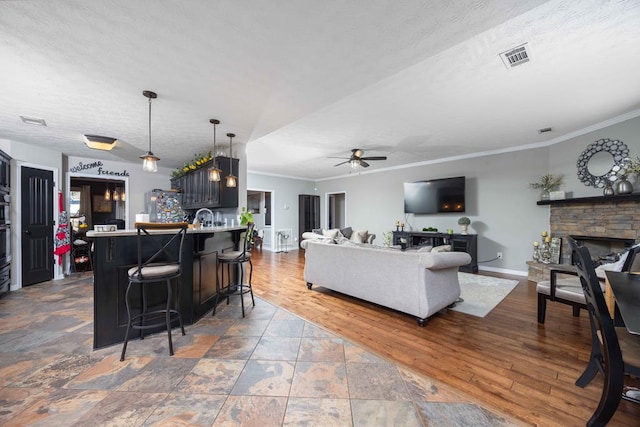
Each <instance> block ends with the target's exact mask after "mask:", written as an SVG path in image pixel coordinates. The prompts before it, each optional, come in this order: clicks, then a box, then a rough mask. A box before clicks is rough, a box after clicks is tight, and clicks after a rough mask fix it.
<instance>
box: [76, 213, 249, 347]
mask: <svg viewBox="0 0 640 427" xmlns="http://www.w3.org/2000/svg"><path fill="white" fill-rule="evenodd" d="M246 228H247V227H246V226H243V225H242V226H235V227H200V228H189V229H188V230H187V235H186V238H185V242H184V246H183V254H182V276H181V278H180V285H179V308H180V311H181V313H182V321H183V322H184V324H185V325H190V324H192V323H194V322H195V321H197V320H198V319H199V318H200V317H202V316H203V315H204V314H205V313H206V312H208V311H209V310H211V309H212V308H213V305H214V302H215V296H216V292H217V289H219V288H220V286H219V284H218V283H217V274H216V266H217V256H218V253H220V252H222V251H223V250H229V249H234V248H237V245H238V242H239V241H240V234H241V233H242V232H243V231H245V230H246ZM153 234H158V235H167V238H170V237H171V235H172V234H173V232H172V231H170V230H169V231H160V232H154V233H153ZM87 237H89V238H91V239H93V242H94V247H93V307H94V310H93V348H94V349H98V348H102V347H106V346H109V345H113V344H118V343H121V342H123V341H124V334H125V331H126V327H127V309H126V306H125V303H124V296H125V292H126V290H127V285H128V284H129V280H128V276H127V271H128V270H129V269H130V268H131V267H134V266H135V265H136V264H137V262H138V252H137V251H138V246H137V240H136V239H137V231H136V230H135V229H129V230H116V231H89V232H87ZM151 255H152V251H150V252H149V253H148V254H145V253H143V258H148V257H149V256H151ZM158 290H159V294H157V295H151V296H148V299H149V300H151V301H150V305H152V304H153V303H154V297H155V300H158V301H161V300H162V299H163V298H164V295H162V294H161V292H163V291H164V287H163V286H159V287H158ZM165 295H166V292H165ZM160 330H162V329H160Z"/></svg>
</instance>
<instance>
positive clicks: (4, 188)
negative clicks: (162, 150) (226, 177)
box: [0, 150, 228, 193]
mask: <svg viewBox="0 0 640 427" xmlns="http://www.w3.org/2000/svg"><path fill="white" fill-rule="evenodd" d="M227 163H228V162H227ZM10 164H11V158H10V157H9V156H7V155H6V154H5V153H4V152H3V151H1V150H0V191H1V192H5V193H7V192H9V187H11V185H10V184H9V178H10V176H11V166H10Z"/></svg>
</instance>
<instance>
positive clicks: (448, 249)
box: [431, 245, 451, 253]
mask: <svg viewBox="0 0 640 427" xmlns="http://www.w3.org/2000/svg"><path fill="white" fill-rule="evenodd" d="M431 252H433V253H437V252H451V245H441V246H436V247H434V248H433V249H431Z"/></svg>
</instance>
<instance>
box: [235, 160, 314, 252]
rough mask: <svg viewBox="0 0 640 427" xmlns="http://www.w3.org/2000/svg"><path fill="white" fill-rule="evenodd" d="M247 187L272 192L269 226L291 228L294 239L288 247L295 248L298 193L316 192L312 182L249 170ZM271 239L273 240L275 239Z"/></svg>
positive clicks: (274, 229)
mask: <svg viewBox="0 0 640 427" xmlns="http://www.w3.org/2000/svg"><path fill="white" fill-rule="evenodd" d="M247 188H249V189H251V190H263V191H271V192H272V194H271V197H272V198H273V200H274V202H273V203H274V210H273V212H272V216H271V221H272V223H271V224H272V225H271V228H272V230H273V231H274V232H276V231H277V230H281V229H286V228H291V229H292V230H293V238H294V239H295V240H294V244H293V245H290V246H289V247H290V248H291V249H296V248H297V247H298V245H297V239H298V194H318V193H317V192H315V187H314V183H313V182H312V181H308V180H303V179H294V178H284V177H278V176H273V175H263V174H258V173H251V172H249V173H248V174H247ZM271 241H272V242H275V239H272V240H271Z"/></svg>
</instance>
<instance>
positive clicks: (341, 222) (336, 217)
mask: <svg viewBox="0 0 640 427" xmlns="http://www.w3.org/2000/svg"><path fill="white" fill-rule="evenodd" d="M326 197H327V203H326V206H327V216H326V218H327V229H328V230H331V229H333V228H344V227H346V222H347V219H346V216H347V214H346V212H347V193H346V192H344V191H342V192H339V193H327V196H326Z"/></svg>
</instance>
